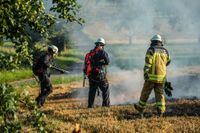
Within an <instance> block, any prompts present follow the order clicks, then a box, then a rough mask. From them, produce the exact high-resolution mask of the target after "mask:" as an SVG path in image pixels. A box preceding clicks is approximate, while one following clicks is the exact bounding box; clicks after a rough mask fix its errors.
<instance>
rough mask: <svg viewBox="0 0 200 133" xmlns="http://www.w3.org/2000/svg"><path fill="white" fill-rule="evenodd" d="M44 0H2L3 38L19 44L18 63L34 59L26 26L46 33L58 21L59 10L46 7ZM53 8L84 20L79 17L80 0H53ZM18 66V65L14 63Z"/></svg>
mask: <svg viewBox="0 0 200 133" xmlns="http://www.w3.org/2000/svg"><path fill="white" fill-rule="evenodd" d="M43 3H44V1H43V0H34V1H33V0H15V1H8V0H0V18H1V19H0V39H1V40H2V39H4V38H6V39H9V40H11V41H12V42H13V43H14V44H15V48H16V55H15V56H14V57H10V58H15V61H14V62H15V63H16V65H18V66H19V65H20V64H22V63H24V62H26V64H30V63H31V58H32V57H31V56H30V55H31V54H30V50H28V42H29V40H30V39H31V38H30V35H29V34H28V32H27V30H26V28H27V27H30V29H31V30H33V31H36V32H38V33H40V34H43V35H46V33H47V30H48V28H49V27H50V26H51V25H53V24H54V23H55V22H56V13H54V14H51V13H50V12H48V11H46V10H45V8H44V5H43ZM52 3H53V4H54V5H53V7H52V8H51V10H52V11H53V12H57V13H58V17H59V18H62V19H65V20H67V21H70V22H72V21H76V22H78V23H80V24H81V23H83V22H84V21H83V20H82V18H80V17H78V11H79V8H80V6H79V5H78V4H77V2H76V0H52ZM14 66H15V65H14Z"/></svg>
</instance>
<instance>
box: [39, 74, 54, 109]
mask: <svg viewBox="0 0 200 133" xmlns="http://www.w3.org/2000/svg"><path fill="white" fill-rule="evenodd" d="M38 78H39V80H40V88H41V92H40V94H39V96H38V97H37V98H36V102H37V104H38V105H40V106H43V104H44V102H45V100H46V97H47V96H48V95H49V94H50V93H51V92H52V88H53V87H52V85H51V82H50V80H49V76H48V74H43V75H40V76H38Z"/></svg>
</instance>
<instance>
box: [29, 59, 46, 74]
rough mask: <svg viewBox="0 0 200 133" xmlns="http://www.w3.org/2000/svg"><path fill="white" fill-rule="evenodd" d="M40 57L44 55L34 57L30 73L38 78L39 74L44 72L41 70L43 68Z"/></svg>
mask: <svg viewBox="0 0 200 133" xmlns="http://www.w3.org/2000/svg"><path fill="white" fill-rule="evenodd" d="M42 56H44V55H40V56H36V55H35V56H34V57H33V63H32V71H33V73H34V74H35V75H37V76H39V75H41V74H43V72H44V70H43V67H42V65H41V63H40V62H41V61H40V60H41V58H42Z"/></svg>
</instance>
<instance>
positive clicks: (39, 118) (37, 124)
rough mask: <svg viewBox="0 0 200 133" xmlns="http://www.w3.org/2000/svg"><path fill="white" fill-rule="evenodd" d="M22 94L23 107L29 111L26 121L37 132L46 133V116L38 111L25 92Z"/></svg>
mask: <svg viewBox="0 0 200 133" xmlns="http://www.w3.org/2000/svg"><path fill="white" fill-rule="evenodd" d="M24 94H25V97H24V98H23V101H25V102H24V103H25V106H26V107H27V108H28V110H29V111H30V115H28V116H27V120H28V121H29V122H30V124H31V125H32V126H33V127H34V128H36V130H37V132H41V133H46V132H47V131H46V129H45V125H46V123H45V121H44V119H45V117H46V115H45V114H44V113H42V112H41V111H40V109H39V108H38V107H37V105H36V103H35V101H33V100H32V99H31V98H30V96H29V94H28V92H26V91H25V93H24Z"/></svg>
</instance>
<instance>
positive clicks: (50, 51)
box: [48, 45, 58, 54]
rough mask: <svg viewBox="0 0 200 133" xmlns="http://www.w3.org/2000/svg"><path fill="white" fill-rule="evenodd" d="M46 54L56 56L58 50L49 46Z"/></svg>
mask: <svg viewBox="0 0 200 133" xmlns="http://www.w3.org/2000/svg"><path fill="white" fill-rule="evenodd" d="M48 52H49V53H53V54H57V53H58V48H57V47H56V46H55V45H49V46H48Z"/></svg>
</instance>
